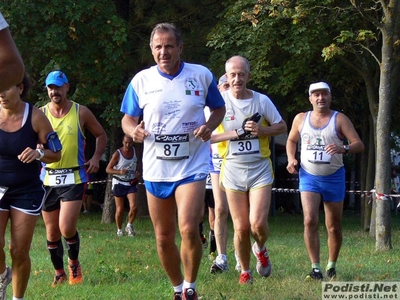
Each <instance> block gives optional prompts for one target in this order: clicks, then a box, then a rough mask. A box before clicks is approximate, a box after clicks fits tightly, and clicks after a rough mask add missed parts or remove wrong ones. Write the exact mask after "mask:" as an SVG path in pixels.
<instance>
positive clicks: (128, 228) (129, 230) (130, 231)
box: [125, 226, 136, 236]
mask: <svg viewBox="0 0 400 300" xmlns="http://www.w3.org/2000/svg"><path fill="white" fill-rule="evenodd" d="M125 232H126V233H127V234H128V236H135V235H136V232H135V230H134V229H133V226H126V228H125Z"/></svg>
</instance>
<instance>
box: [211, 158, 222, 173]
mask: <svg viewBox="0 0 400 300" xmlns="http://www.w3.org/2000/svg"><path fill="white" fill-rule="evenodd" d="M222 160H223V159H222V158H221V157H219V156H218V155H217V156H216V157H214V156H213V158H212V164H213V167H214V171H221V166H222Z"/></svg>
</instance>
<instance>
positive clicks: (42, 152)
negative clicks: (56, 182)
mask: <svg viewBox="0 0 400 300" xmlns="http://www.w3.org/2000/svg"><path fill="white" fill-rule="evenodd" d="M36 151H37V152H38V153H39V157H38V158H36V160H41V159H42V158H43V156H44V151H43V150H42V149H36Z"/></svg>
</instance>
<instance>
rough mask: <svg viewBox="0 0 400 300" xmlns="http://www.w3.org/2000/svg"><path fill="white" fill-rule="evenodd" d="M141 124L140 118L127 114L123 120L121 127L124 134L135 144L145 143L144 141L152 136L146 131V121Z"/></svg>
mask: <svg viewBox="0 0 400 300" xmlns="http://www.w3.org/2000/svg"><path fill="white" fill-rule="evenodd" d="M138 123H139V117H131V116H128V115H127V114H125V115H124V116H123V118H122V120H121V126H122V130H123V131H124V133H125V134H126V135H128V136H130V137H131V138H132V139H133V141H134V142H135V143H143V141H144V139H145V138H146V137H148V136H150V132H148V131H146V130H145V129H144V128H145V124H144V121H141V122H140V124H138Z"/></svg>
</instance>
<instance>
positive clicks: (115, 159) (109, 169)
mask: <svg viewBox="0 0 400 300" xmlns="http://www.w3.org/2000/svg"><path fill="white" fill-rule="evenodd" d="M118 161H119V152H118V151H115V152H114V154H113V155H112V157H111V159H110V161H109V163H108V165H107V168H106V172H107V174H111V175H125V174H126V173H127V172H128V170H126V169H123V170H116V169H114V167H115V166H116V165H117V163H118Z"/></svg>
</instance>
